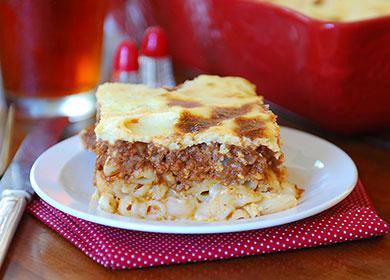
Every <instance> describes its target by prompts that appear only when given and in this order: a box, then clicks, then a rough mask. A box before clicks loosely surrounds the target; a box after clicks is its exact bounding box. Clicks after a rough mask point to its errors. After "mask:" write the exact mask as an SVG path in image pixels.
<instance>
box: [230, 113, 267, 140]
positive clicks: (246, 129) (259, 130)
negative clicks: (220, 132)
mask: <svg viewBox="0 0 390 280" xmlns="http://www.w3.org/2000/svg"><path fill="white" fill-rule="evenodd" d="M235 123H236V125H237V126H236V129H235V132H236V133H237V134H238V135H239V136H241V137H248V138H249V139H255V138H259V137H265V136H266V135H265V132H266V130H265V126H264V121H262V120H261V119H259V118H248V117H239V118H236V120H235Z"/></svg>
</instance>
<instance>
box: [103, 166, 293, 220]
mask: <svg viewBox="0 0 390 280" xmlns="http://www.w3.org/2000/svg"><path fill="white" fill-rule="evenodd" d="M272 178H273V180H270V181H269V183H268V185H267V186H262V187H258V186H254V185H251V184H233V185H229V186H225V185H222V184H220V183H218V182H216V181H213V180H204V181H202V182H198V183H194V184H193V185H191V186H190V187H189V188H188V189H183V190H180V191H178V190H176V189H173V188H170V187H168V186H167V185H166V184H154V183H152V182H153V180H154V175H153V172H152V171H151V170H143V171H139V170H138V171H137V172H136V174H135V175H134V176H133V177H132V179H131V180H124V179H116V180H113V181H107V180H106V177H105V175H104V174H103V172H102V171H98V172H97V173H96V186H97V191H96V193H95V198H96V199H98V205H99V207H100V208H101V209H102V210H104V211H107V212H111V213H117V214H120V215H123V216H132V217H137V218H145V219H153V220H177V219H186V220H196V221H206V222H212V221H225V220H238V219H246V218H254V217H258V216H261V215H265V214H270V213H274V212H278V211H282V210H285V209H288V208H291V207H293V206H295V205H296V204H297V201H298V198H299V190H298V189H297V188H296V186H294V185H292V184H289V183H284V185H283V186H281V185H280V183H279V182H278V180H277V178H276V176H272ZM271 189H272V190H271Z"/></svg>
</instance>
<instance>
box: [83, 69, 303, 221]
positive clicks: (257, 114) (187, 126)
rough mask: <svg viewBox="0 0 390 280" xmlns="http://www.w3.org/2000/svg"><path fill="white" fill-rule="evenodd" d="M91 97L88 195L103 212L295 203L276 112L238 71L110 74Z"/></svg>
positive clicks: (267, 207)
mask: <svg viewBox="0 0 390 280" xmlns="http://www.w3.org/2000/svg"><path fill="white" fill-rule="evenodd" d="M97 106H98V114H97V123H96V126H95V127H93V128H89V129H87V130H85V131H83V132H82V134H81V136H82V139H83V142H84V144H85V145H86V147H87V148H89V149H90V150H92V151H93V152H95V153H96V166H95V167H96V168H95V179H94V183H95V185H96V193H95V198H96V199H97V200H98V205H99V207H100V208H101V209H103V210H105V211H108V212H111V213H117V214H120V215H124V216H133V217H138V218H145V219H153V220H177V219H187V220H196V221H224V220H237V219H245V218H253V217H258V216H261V215H264V214H269V213H273V212H277V211H281V210H285V209H287V208H290V207H293V206H295V205H296V204H297V202H298V198H299V195H300V192H301V190H300V189H299V188H297V187H296V186H295V185H293V184H291V183H289V182H287V181H286V176H287V171H286V168H285V167H284V166H283V153H282V151H281V149H280V129H279V126H278V125H277V123H276V116H275V115H274V114H273V113H272V112H271V111H270V110H269V109H268V107H267V106H266V105H264V103H263V99H262V97H261V96H257V95H256V91H255V87H254V85H252V84H251V83H249V82H248V81H247V80H245V79H242V78H237V77H219V76H208V75H201V76H199V77H197V78H195V79H194V80H192V81H187V82H185V83H183V84H182V85H180V86H178V87H175V88H149V87H147V86H145V85H136V84H118V83H107V84H103V85H101V86H100V87H99V89H98V91H97Z"/></svg>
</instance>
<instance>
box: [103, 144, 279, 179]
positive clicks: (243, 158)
mask: <svg viewBox="0 0 390 280" xmlns="http://www.w3.org/2000/svg"><path fill="white" fill-rule="evenodd" d="M95 153H96V155H97V160H96V169H97V170H103V168H104V165H105V164H106V163H107V162H108V161H109V164H110V165H111V166H114V167H115V169H117V171H118V172H116V173H115V176H120V177H121V178H124V179H130V177H131V175H132V174H133V172H134V171H135V170H140V169H144V168H145V167H146V168H148V167H149V168H151V169H153V170H154V171H155V173H156V176H157V178H158V181H161V180H164V176H163V175H164V174H172V175H173V177H174V178H175V180H176V185H184V186H186V185H189V183H190V182H194V181H195V182H201V181H203V180H205V179H216V180H218V181H220V182H222V183H223V184H225V185H229V184H232V183H240V182H243V181H250V180H256V181H262V180H266V178H267V175H268V174H267V172H268V170H269V169H272V170H273V171H274V172H275V173H276V174H278V175H280V174H282V167H281V161H282V160H281V159H278V160H277V159H275V158H274V156H273V152H272V151H270V150H269V149H268V148H266V147H264V146H262V147H259V148H257V149H242V148H239V147H236V146H228V147H222V149H221V144H218V143H214V144H210V145H207V144H198V145H194V146H191V147H188V148H186V149H183V150H178V151H172V150H169V149H167V148H165V147H160V146H156V145H154V144H146V143H141V142H134V143H129V142H125V141H117V142H116V143H115V144H114V145H109V144H108V143H107V142H97V144H96V148H95ZM107 179H108V180H110V179H113V178H107ZM156 183H158V182H156Z"/></svg>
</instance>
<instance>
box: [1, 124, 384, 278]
mask: <svg viewBox="0 0 390 280" xmlns="http://www.w3.org/2000/svg"><path fill="white" fill-rule="evenodd" d="M280 122H281V123H282V124H283V125H286V126H293V127H296V128H299V129H302V130H309V131H311V132H312V133H313V132H314V133H315V134H319V135H320V136H321V137H324V138H327V139H328V140H330V141H331V142H333V143H335V144H336V145H338V146H339V147H341V148H342V149H344V150H345V151H346V152H347V153H348V154H349V155H350V156H351V157H352V158H353V160H354V161H355V163H356V165H357V167H358V169H359V174H360V178H361V180H362V181H363V183H364V185H365V186H366V189H367V192H368V193H369V195H370V197H371V199H372V201H373V203H374V205H375V206H376V208H377V210H378V213H379V215H380V216H381V217H383V218H384V219H385V220H387V221H390V149H389V147H388V146H386V145H388V144H389V142H386V141H384V142H381V141H378V140H377V138H375V137H373V138H372V137H367V136H364V137H363V136H362V137H354V138H345V137H341V136H332V135H330V134H324V133H321V132H318V131H316V130H314V131H313V130H311V129H308V128H307V127H306V126H302V125H296V124H295V125H293V124H292V123H291V122H287V121H286V120H283V119H282V120H281V121H280ZM30 128H31V124H23V125H22V123H21V122H16V126H15V133H14V142H13V150H14V151H15V149H16V148H17V146H18V144H19V143H20V141H21V139H22V138H23V136H24V135H25V134H26V131H28V130H29V129H30ZM76 130H77V129H76ZM1 277H3V278H4V279H60V278H61V279H84V280H86V279H99V278H108V279H114V278H115V279H121V278H126V279H174V280H179V279H256V278H257V279H259V278H261V279H268V278H269V279H386V278H387V279H390V235H389V234H388V235H387V236H384V237H379V238H372V239H366V240H359V241H354V242H349V243H344V244H338V245H332V246H324V247H318V248H311V249H302V250H295V251H289V252H284V253H274V254H267V255H260V256H253V257H245V258H240V259H232V260H225V261H214V262H203V263H196V264H185V265H172V266H163V267H156V268H147V269H135V270H128V271H111V270H110V269H106V268H104V267H102V266H100V265H98V264H96V263H95V262H93V261H92V260H91V259H90V258H88V257H87V256H85V255H84V254H83V253H82V252H81V251H79V250H78V249H77V248H76V247H74V246H73V245H71V244H70V243H69V242H67V241H66V240H65V239H64V238H62V237H60V236H59V235H58V234H56V233H55V232H53V231H52V230H50V229H49V228H48V227H47V226H45V225H44V224H43V223H41V222H40V221H38V220H37V219H35V218H33V217H32V216H30V215H28V214H26V215H25V216H24V217H23V219H22V222H21V224H20V226H19V228H18V230H17V233H16V236H15V238H14V240H13V243H12V245H11V248H10V251H9V253H8V256H7V258H6V261H5V264H4V266H3V267H2V269H1Z"/></svg>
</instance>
